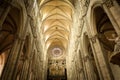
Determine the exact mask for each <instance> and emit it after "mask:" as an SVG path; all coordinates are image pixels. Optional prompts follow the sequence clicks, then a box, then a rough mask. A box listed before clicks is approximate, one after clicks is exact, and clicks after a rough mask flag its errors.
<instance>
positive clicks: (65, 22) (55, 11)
mask: <svg viewBox="0 0 120 80" xmlns="http://www.w3.org/2000/svg"><path fill="white" fill-rule="evenodd" d="M40 13H41V15H42V19H41V21H42V25H41V27H42V33H43V36H44V41H45V45H46V47H47V48H48V50H51V51H52V50H53V51H55V52H57V53H55V55H56V56H57V55H59V54H61V51H62V52H64V51H65V50H66V49H67V46H68V41H69V35H70V29H71V27H72V14H73V6H72V4H71V3H70V1H69V0H68V1H67V0H48V1H44V2H43V3H42V4H41V9H40ZM53 51H52V52H53ZM53 53H54V52H53Z"/></svg>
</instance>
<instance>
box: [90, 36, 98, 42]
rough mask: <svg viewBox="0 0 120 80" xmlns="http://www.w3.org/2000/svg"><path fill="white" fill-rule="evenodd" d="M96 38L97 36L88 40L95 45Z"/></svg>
mask: <svg viewBox="0 0 120 80" xmlns="http://www.w3.org/2000/svg"><path fill="white" fill-rule="evenodd" d="M96 38H97V35H95V36H93V37H91V38H90V40H91V41H92V43H95V42H96Z"/></svg>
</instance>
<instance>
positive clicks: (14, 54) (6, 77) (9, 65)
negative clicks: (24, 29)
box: [0, 38, 24, 80]
mask: <svg viewBox="0 0 120 80" xmlns="http://www.w3.org/2000/svg"><path fill="white" fill-rule="evenodd" d="M23 44H24V40H23V39H20V38H17V39H16V40H15V42H14V45H13V47H12V49H11V51H10V53H9V55H8V59H7V61H6V64H5V67H4V70H3V73H2V76H1V79H0V80H13V76H14V75H13V73H14V70H15V66H16V64H17V62H18V57H19V56H20V53H21V51H22V47H23Z"/></svg>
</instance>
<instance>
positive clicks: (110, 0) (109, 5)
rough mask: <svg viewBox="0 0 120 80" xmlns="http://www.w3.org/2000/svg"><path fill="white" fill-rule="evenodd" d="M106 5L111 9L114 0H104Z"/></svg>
mask: <svg viewBox="0 0 120 80" xmlns="http://www.w3.org/2000/svg"><path fill="white" fill-rule="evenodd" d="M104 3H105V4H106V6H107V7H108V8H111V7H112V6H113V1H112V0H104Z"/></svg>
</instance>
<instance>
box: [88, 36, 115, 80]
mask: <svg viewBox="0 0 120 80" xmlns="http://www.w3.org/2000/svg"><path fill="white" fill-rule="evenodd" d="M90 43H91V45H92V49H93V55H94V57H95V62H96V65H97V68H98V71H99V76H100V79H101V80H114V78H113V75H112V73H111V72H110V71H111V70H110V69H109V67H108V64H107V62H106V59H105V57H104V54H105V53H104V52H103V49H102V47H101V45H100V42H99V40H98V37H97V36H94V37H92V38H91V41H90Z"/></svg>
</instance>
